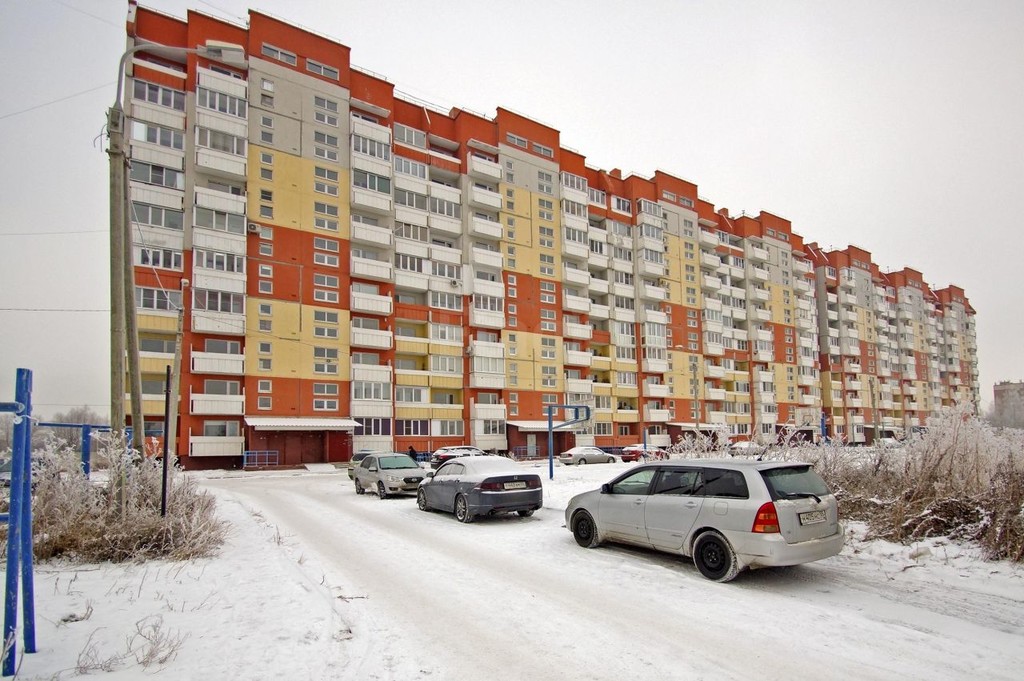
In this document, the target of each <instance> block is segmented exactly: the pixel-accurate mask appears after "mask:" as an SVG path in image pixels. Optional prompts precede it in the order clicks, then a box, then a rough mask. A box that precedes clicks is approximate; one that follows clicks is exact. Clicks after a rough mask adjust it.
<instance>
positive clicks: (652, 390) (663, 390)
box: [643, 383, 670, 399]
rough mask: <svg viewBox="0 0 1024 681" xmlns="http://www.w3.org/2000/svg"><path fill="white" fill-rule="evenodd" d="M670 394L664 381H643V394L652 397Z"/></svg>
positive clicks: (664, 396) (662, 396) (660, 397)
mask: <svg viewBox="0 0 1024 681" xmlns="http://www.w3.org/2000/svg"><path fill="white" fill-rule="evenodd" d="M669 394H670V390H669V387H668V385H667V384H665V383H644V384H643V396H644V397H653V398H659V399H662V398H666V397H668V396H669Z"/></svg>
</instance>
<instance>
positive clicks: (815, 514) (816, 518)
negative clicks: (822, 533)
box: [800, 511, 825, 525]
mask: <svg viewBox="0 0 1024 681" xmlns="http://www.w3.org/2000/svg"><path fill="white" fill-rule="evenodd" d="M823 522H825V512H824V511H808V512H807V513H801V514H800V524H801V525H813V524H815V523H823Z"/></svg>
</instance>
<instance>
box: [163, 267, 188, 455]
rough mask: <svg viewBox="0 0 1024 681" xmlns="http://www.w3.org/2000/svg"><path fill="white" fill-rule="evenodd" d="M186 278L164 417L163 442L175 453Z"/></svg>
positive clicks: (179, 311) (179, 308) (182, 289)
mask: <svg viewBox="0 0 1024 681" xmlns="http://www.w3.org/2000/svg"><path fill="white" fill-rule="evenodd" d="M188 284H189V282H188V279H182V280H181V291H182V294H181V298H182V301H181V305H180V306H179V307H178V332H177V334H175V336H174V365H173V366H172V367H171V387H170V391H171V397H170V399H171V403H170V408H169V409H168V410H167V416H166V418H165V419H164V442H165V443H166V447H167V451H169V452H170V453H171V454H175V453H176V452H177V450H176V449H175V446H176V442H175V440H176V439H177V436H178V402H179V400H180V393H181V343H182V335H183V333H184V329H185V289H186V288H187V287H188Z"/></svg>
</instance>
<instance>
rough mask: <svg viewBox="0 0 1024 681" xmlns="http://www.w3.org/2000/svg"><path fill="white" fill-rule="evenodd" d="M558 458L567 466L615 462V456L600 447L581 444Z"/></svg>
mask: <svg viewBox="0 0 1024 681" xmlns="http://www.w3.org/2000/svg"><path fill="white" fill-rule="evenodd" d="M558 460H559V461H561V462H562V463H563V464H565V465H566V466H579V465H580V464H583V463H615V457H614V456H612V455H611V454H609V453H608V452H606V451H604V450H603V449H601V448H599V447H590V446H579V447H573V448H572V449H568V450H566V451H564V452H562V453H561V454H559V455H558Z"/></svg>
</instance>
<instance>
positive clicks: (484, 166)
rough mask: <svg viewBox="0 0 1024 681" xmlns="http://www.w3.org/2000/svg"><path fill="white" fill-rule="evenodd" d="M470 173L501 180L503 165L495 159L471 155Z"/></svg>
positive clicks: (471, 175) (483, 177) (475, 175)
mask: <svg viewBox="0 0 1024 681" xmlns="http://www.w3.org/2000/svg"><path fill="white" fill-rule="evenodd" d="M469 175H470V177H479V178H482V179H488V180H500V179H501V166H500V165H499V164H497V163H495V162H494V161H488V160H487V159H484V158H480V157H479V156H473V155H472V154H471V155H470V157H469Z"/></svg>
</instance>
